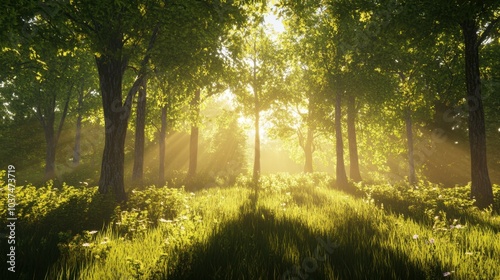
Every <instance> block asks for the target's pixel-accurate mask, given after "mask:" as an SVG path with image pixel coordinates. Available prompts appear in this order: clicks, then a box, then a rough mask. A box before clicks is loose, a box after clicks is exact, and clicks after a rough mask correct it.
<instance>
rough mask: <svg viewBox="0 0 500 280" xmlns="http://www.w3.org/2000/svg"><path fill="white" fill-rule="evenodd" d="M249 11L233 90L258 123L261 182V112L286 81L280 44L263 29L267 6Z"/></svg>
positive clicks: (239, 39)
mask: <svg viewBox="0 0 500 280" xmlns="http://www.w3.org/2000/svg"><path fill="white" fill-rule="evenodd" d="M247 9H249V11H248V12H249V14H250V17H249V22H247V26H246V27H245V28H244V29H243V30H240V31H239V32H238V33H237V34H235V36H234V38H233V40H234V42H235V45H236V46H237V48H240V49H241V53H239V56H238V57H236V58H235V59H234V60H233V63H234V65H235V69H234V71H235V72H236V73H235V74H234V76H235V78H234V79H233V81H232V83H231V86H232V91H233V92H234V93H236V94H237V97H238V99H239V100H240V101H241V103H242V104H243V105H244V107H245V108H246V113H247V114H251V115H252V116H253V120H254V130H255V138H254V162H253V173H252V177H253V180H254V182H258V181H259V178H260V173H261V167H260V123H261V119H260V118H261V116H260V114H261V112H262V111H264V110H266V109H268V108H269V106H270V104H271V100H272V99H273V93H274V94H275V93H276V92H278V91H279V86H278V85H280V84H281V81H282V79H283V75H282V74H281V73H282V71H283V67H282V61H280V58H279V53H280V52H279V49H278V46H277V44H276V43H275V42H274V41H273V40H272V39H271V38H270V37H268V36H266V30H265V29H264V27H263V25H262V21H263V18H262V14H263V13H264V11H265V10H266V6H265V5H259V4H256V6H255V7H247Z"/></svg>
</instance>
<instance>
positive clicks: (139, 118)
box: [132, 78, 147, 185]
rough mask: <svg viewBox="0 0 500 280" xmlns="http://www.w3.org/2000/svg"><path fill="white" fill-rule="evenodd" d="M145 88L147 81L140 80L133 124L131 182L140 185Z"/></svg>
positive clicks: (142, 160)
mask: <svg viewBox="0 0 500 280" xmlns="http://www.w3.org/2000/svg"><path fill="white" fill-rule="evenodd" d="M146 86H147V79H146V78H144V79H143V80H142V84H141V87H140V88H139V95H138V97H137V115H136V122H135V149H134V169H133V171H132V180H133V181H134V182H135V183H136V184H138V185H142V180H143V176H144V138H145V137H144V129H145V128H146Z"/></svg>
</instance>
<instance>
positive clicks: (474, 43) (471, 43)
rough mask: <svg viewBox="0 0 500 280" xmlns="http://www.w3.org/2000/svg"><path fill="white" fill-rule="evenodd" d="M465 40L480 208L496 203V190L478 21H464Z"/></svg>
mask: <svg viewBox="0 0 500 280" xmlns="http://www.w3.org/2000/svg"><path fill="white" fill-rule="evenodd" d="M461 27H462V33H463V36H464V43H465V76H466V83H467V103H468V107H469V120H468V123H469V145H470V154H471V181H472V182H471V194H470V195H471V198H475V199H476V205H477V206H478V207H479V208H486V207H488V206H489V205H491V204H493V190H492V186H491V181H490V177H489V174H488V164H487V158H486V129H485V121H484V107H483V100H482V97H481V78H480V72H479V45H480V42H479V41H478V37H477V30H478V27H477V23H476V22H475V21H474V20H465V21H464V22H462V24H461Z"/></svg>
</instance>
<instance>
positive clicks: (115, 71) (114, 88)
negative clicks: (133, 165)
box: [96, 40, 129, 201]
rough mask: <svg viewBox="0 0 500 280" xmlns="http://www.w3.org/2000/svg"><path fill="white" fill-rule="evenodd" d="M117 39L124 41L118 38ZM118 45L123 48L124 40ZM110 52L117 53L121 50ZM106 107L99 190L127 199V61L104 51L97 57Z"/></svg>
mask: <svg viewBox="0 0 500 280" xmlns="http://www.w3.org/2000/svg"><path fill="white" fill-rule="evenodd" d="M118 42H121V40H119V41H118ZM117 44H118V46H115V47H116V48H118V49H121V48H120V44H121V43H117ZM111 53H114V54H117V53H119V52H118V51H113V52H111ZM96 63H97V70H98V72H99V81H100V87H101V95H102V104H103V111H104V124H105V136H104V151H103V156H102V165H101V177H100V179H99V192H100V193H102V194H106V193H112V194H113V195H114V196H115V199H116V200H117V201H124V200H126V199H127V197H126V193H125V185H124V180H123V168H124V147H125V137H126V134H127V124H128V117H129V109H128V107H126V106H125V105H124V104H122V79H123V72H124V70H125V67H126V65H127V63H126V62H125V61H122V60H121V59H119V58H116V57H113V56H108V55H101V56H100V57H97V58H96Z"/></svg>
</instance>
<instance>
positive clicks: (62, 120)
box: [54, 85, 74, 143]
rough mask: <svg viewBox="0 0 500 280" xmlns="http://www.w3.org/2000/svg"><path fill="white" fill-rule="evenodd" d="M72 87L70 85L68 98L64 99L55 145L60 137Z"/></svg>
mask: <svg viewBox="0 0 500 280" xmlns="http://www.w3.org/2000/svg"><path fill="white" fill-rule="evenodd" d="M73 87H74V85H71V88H70V90H69V93H68V98H66V102H65V103H64V109H63V112H62V116H61V120H60V121H59V127H58V128H57V134H56V137H55V141H54V142H55V143H57V142H58V141H59V136H60V135H61V131H62V128H63V125H64V121H65V120H66V116H67V115H68V107H69V100H70V99H71V91H72V90H73Z"/></svg>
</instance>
